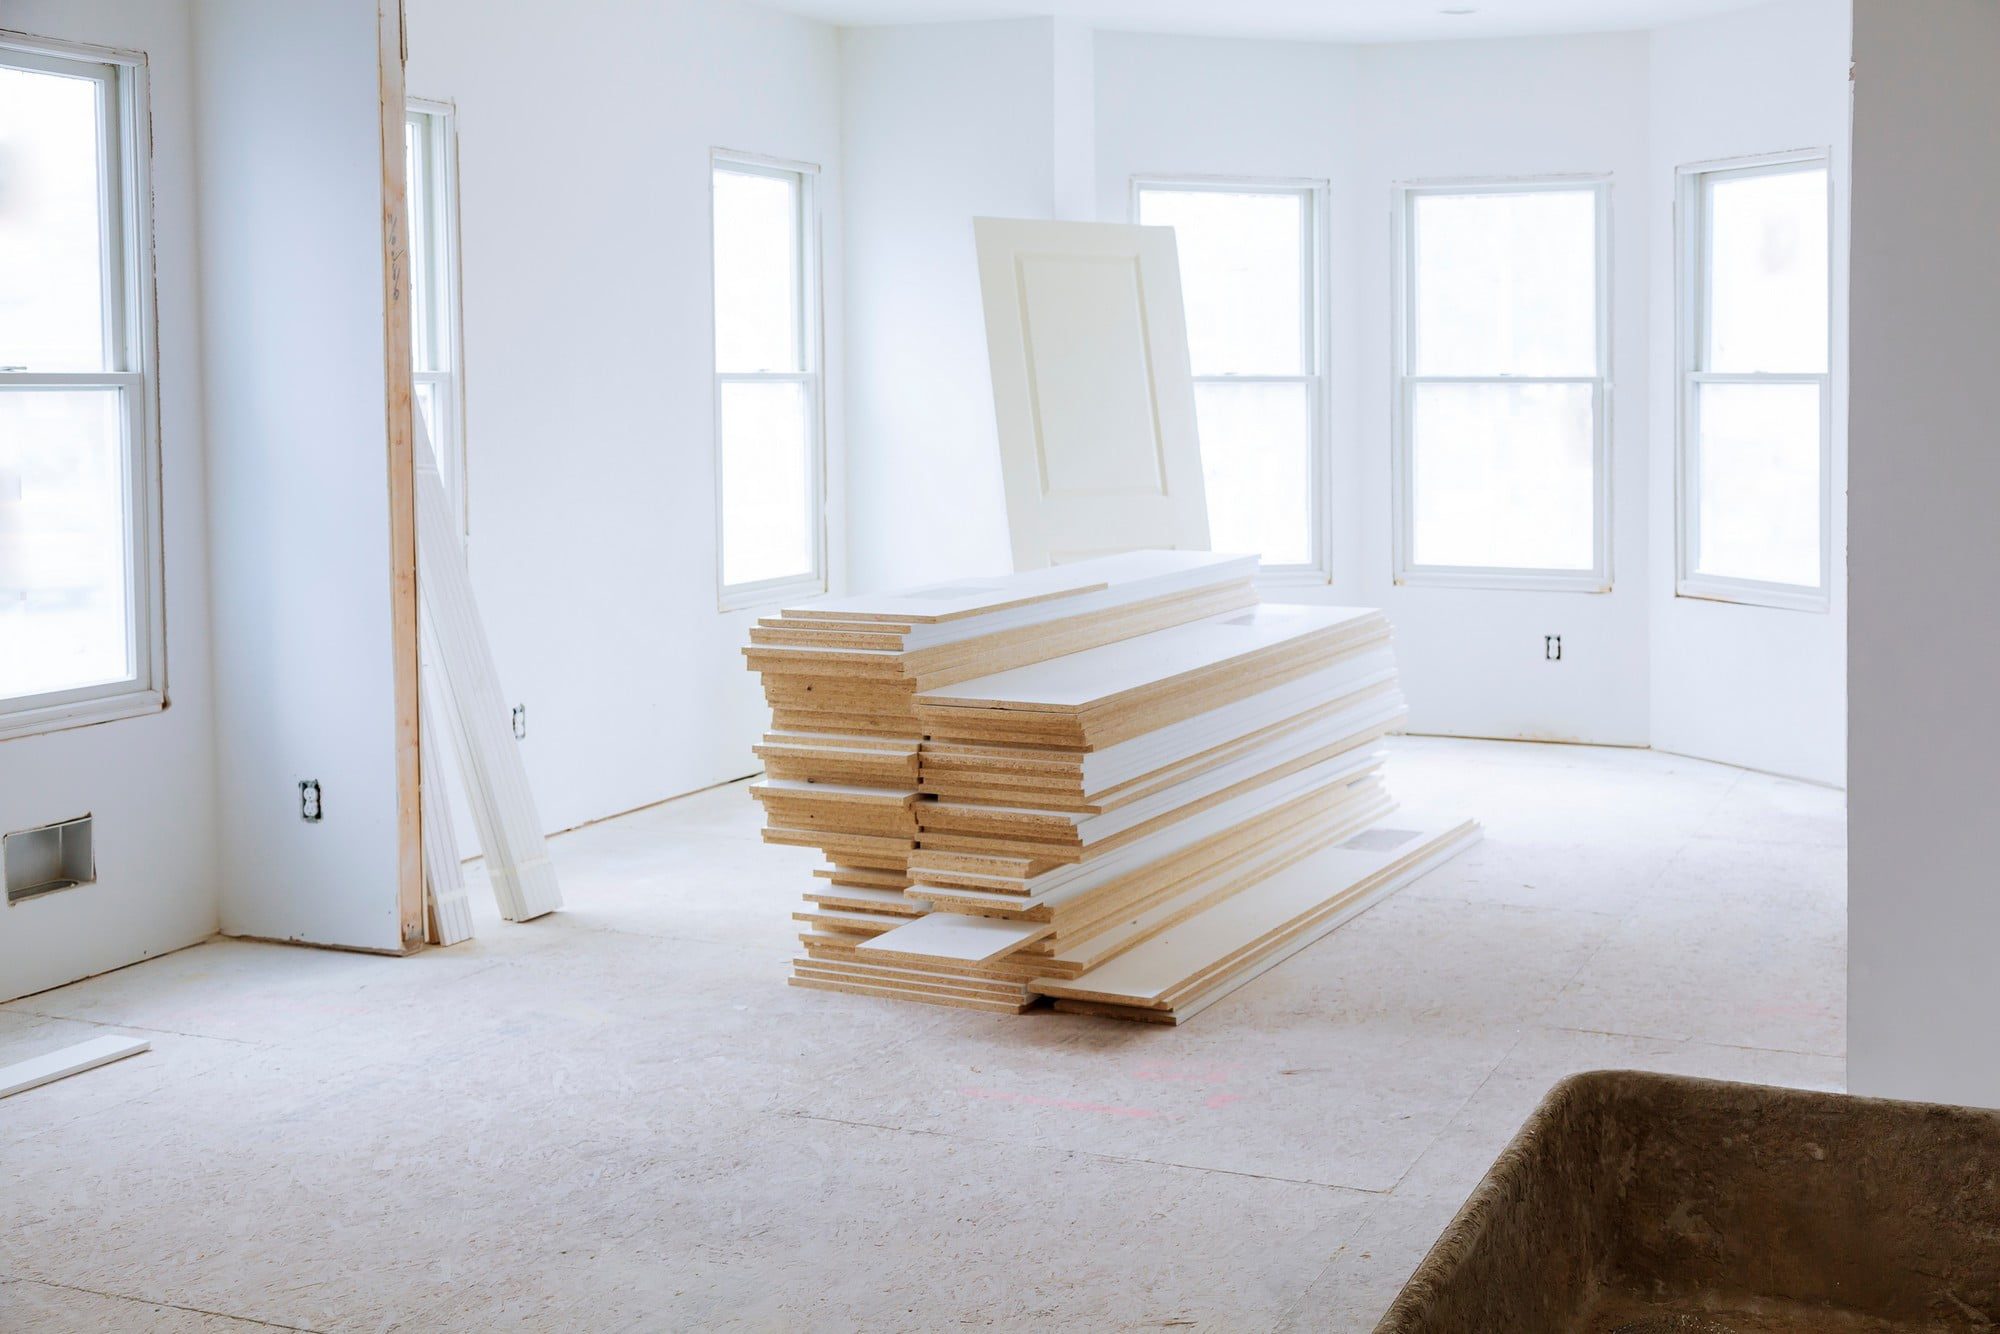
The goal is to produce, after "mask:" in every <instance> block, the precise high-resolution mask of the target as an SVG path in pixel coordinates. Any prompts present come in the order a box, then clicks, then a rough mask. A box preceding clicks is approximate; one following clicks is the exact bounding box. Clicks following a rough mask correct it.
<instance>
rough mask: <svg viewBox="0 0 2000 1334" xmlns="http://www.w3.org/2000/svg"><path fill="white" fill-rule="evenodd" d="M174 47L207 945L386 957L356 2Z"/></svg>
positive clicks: (382, 624) (372, 185)
mask: <svg viewBox="0 0 2000 1334" xmlns="http://www.w3.org/2000/svg"><path fill="white" fill-rule="evenodd" d="M195 34H196V42H197V47H198V59H199V68H200V93H199V97H198V101H197V132H198V133H199V135H200V141H201V155H200V190H201V214H202V278H203V283H202V319H203V332H204V339H203V341H204V346H205V348H206V351H207V357H206V366H205V371H206V386H207V399H206V401H207V419H208V430H209V470H208V477H209V512H210V516H211V520H212V525H213V526H212V532H211V550H210V558H211V559H210V570H211V580H212V594H213V600H214V606H215V620H214V627H215V640H214V648H215V663H216V670H215V691H216V702H217V707H216V733H217V754H218V772H217V780H218V781H217V789H216V790H217V797H218V807H219V810H220V812H221V821H220V823H221V831H220V833H221V849H222V871H223V886H224V887H223V898H222V928H223V930H224V931H226V932H229V933H231V934H234V935H245V936H260V937H268V938H273V939H280V940H303V941H310V942H314V943H318V944H329V945H344V946H349V947H353V948H361V949H380V950H399V949H400V948H401V947H402V942H401V932H400V929H399V920H398V914H397V889H398V876H397V866H398V864H397V852H398V828H397V818H396V815H397V806H396V798H397V782H396V767H395V740H396V737H395V728H394V717H395V701H394V693H393V676H392V669H393V660H392V657H391V647H390V634H391V620H390V609H391V601H390V574H389V554H390V552H389V463H388V436H387V428H386V418H385V412H384V403H385V394H386V390H385V386H384V374H383V371H384V365H383V363H384V333H383V268H382V266H383V255H382V217H381V178H382V155H381V137H380V133H381V132H380V120H379V113H378V105H379V88H378V61H377V26H376V6H375V0H299V2H297V3H287V4H284V5H271V4H265V3H263V2H262V0H197V4H196V8H195ZM306 778H316V779H318V780H319V781H320V783H321V784H322V785H323V791H324V797H325V812H326V814H325V819H324V821H323V822H322V823H319V824H307V823H306V822H304V821H303V820H301V819H300V818H299V810H298V803H299V795H298V786H297V785H298V783H299V781H300V780H301V779H306Z"/></svg>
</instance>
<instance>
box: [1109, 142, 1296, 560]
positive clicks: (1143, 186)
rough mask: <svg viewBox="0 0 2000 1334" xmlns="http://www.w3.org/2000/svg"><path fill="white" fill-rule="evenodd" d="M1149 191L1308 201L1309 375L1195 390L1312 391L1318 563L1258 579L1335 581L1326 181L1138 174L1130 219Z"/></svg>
mask: <svg viewBox="0 0 2000 1334" xmlns="http://www.w3.org/2000/svg"><path fill="white" fill-rule="evenodd" d="M1147 189H1155V190H1187V191H1207V192H1210V193H1215V194H1294V195H1298V196H1300V197H1301V198H1303V199H1304V200H1305V206H1306V218H1305V226H1304V228H1303V229H1302V231H1301V234H1300V245H1301V252H1302V253H1301V255H1300V259H1301V261H1302V268H1303V271H1304V274H1305V284H1304V287H1305V291H1304V297H1305V299H1304V300H1303V301H1302V302H1301V303H1300V318H1301V320H1302V321H1303V326H1304V327H1302V328H1301V330H1300V342H1301V344H1302V345H1303V346H1304V347H1305V348H1306V349H1307V357H1306V361H1307V365H1308V366H1310V367H1311V370H1310V372H1309V373H1307V374H1303V375H1197V376H1195V377H1194V383H1195V384H1196V385H1197V386H1200V385H1202V384H1207V383H1219V384H1232V383H1233V384H1298V383H1305V384H1309V385H1310V386H1311V390H1312V392H1311V396H1310V408H1311V412H1310V418H1309V422H1308V428H1307V429H1308V432H1309V436H1308V442H1307V452H1308V461H1309V465H1310V467H1311V469H1312V481H1311V486H1312V518H1311V531H1310V533H1309V534H1308V540H1309V542H1310V547H1311V552H1312V558H1311V559H1310V560H1308V561H1307V562H1306V563H1305V564H1303V565H1297V564H1294V565H1261V566H1259V568H1258V571H1257V582H1258V584H1259V586H1261V587H1267V588H1298V587H1323V586H1325V585H1326V584H1328V583H1331V582H1332V580H1333V573H1334V571H1333V547H1334V542H1333V514H1334V499H1335V498H1334V494H1333V493H1334V477H1335V469H1334V466H1333V439H1332V423H1333V404H1332V382H1333V375H1332V367H1331V365H1330V357H1331V349H1332V344H1333V330H1332V328H1331V320H1332V314H1331V310H1330V303H1329V301H1328V299H1327V291H1328V278H1327V263H1328V261H1329V257H1330V255H1331V245H1330V243H1329V241H1328V228H1329V226H1330V225H1331V222H1330V219H1329V217H1328V214H1329V209H1328V207H1327V199H1328V192H1329V185H1328V183H1327V182H1326V181H1325V180H1322V179H1316V178H1313V177H1306V176H1220V175H1214V174H1208V173H1200V172H1187V173H1181V172H1142V173H1138V174H1136V175H1134V176H1133V177H1132V178H1131V180H1130V182H1129V184H1128V186H1127V190H1126V198H1127V204H1128V212H1129V215H1130V218H1131V221H1133V222H1134V223H1137V222H1138V221H1139V195H1140V193H1141V192H1142V191H1144V190H1147Z"/></svg>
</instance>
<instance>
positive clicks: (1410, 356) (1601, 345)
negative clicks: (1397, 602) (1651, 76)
mask: <svg viewBox="0 0 2000 1334" xmlns="http://www.w3.org/2000/svg"><path fill="white" fill-rule="evenodd" d="M1583 191H1589V192H1591V193H1592V194H1593V195H1594V196H1595V198H1596V209H1595V213H1596V238H1597V247H1596V249H1597V254H1596V261H1597V262H1596V265H1595V271H1594V277H1595V287H1596V291H1595V292H1594V294H1593V296H1594V301H1593V308H1594V311H1595V315H1596V325H1597V338H1596V353H1597V373H1596V374H1594V375H1509V374H1504V373H1495V374H1490V375H1418V374H1416V373H1415V372H1414V371H1413V370H1412V367H1414V366H1415V365H1416V349H1417V319H1416V307H1415V302H1416V293H1417V271H1416V266H1417V247H1416V203H1417V200H1418V199H1419V198H1421V197H1423V196H1426V195H1484V194H1524V193H1532V192H1556V193H1580V192H1583ZM1394 213H1395V219H1396V226H1395V247H1396V256H1395V263H1394V269H1393V272H1394V284H1395V292H1394V296H1393V304H1394V319H1395V325H1396V333H1395V344H1394V350H1395V361H1396V365H1395V381H1396V383H1395V392H1394V394H1393V412H1394V416H1395V421H1394V424H1393V446H1392V449H1391V456H1390V460H1391V466H1390V472H1391V488H1392V491H1393V493H1394V496H1393V507H1392V511H1391V519H1392V526H1393V529H1394V534H1393V537H1392V547H1393V550H1392V565H1393V575H1392V578H1393V582H1394V583H1396V584H1397V585H1398V586H1407V587H1424V586H1428V587H1439V588H1486V589H1515V590H1543V591H1549V592H1585V593H1609V592H1610V591H1611V589H1612V582H1613V581H1612V567H1611V379H1610V366H1611V185H1610V181H1609V179H1608V178H1606V177H1602V176H1551V177H1538V178H1534V179H1524V180H1470V181H1439V182H1426V183H1423V184H1411V185H1401V186H1398V187H1396V199H1395V209H1394ZM1426 384H1506V385H1535V384H1581V385H1588V386H1590V389H1591V510H1592V513H1591V551H1592V560H1591V568H1589V569H1587V570H1563V569H1531V568H1518V567H1509V566H1491V565H1419V564H1417V563H1416V560H1415V549H1416V495H1415V466H1414V465H1415V452H1414V451H1415V440H1414V438H1413V435H1412V432H1413V429H1414V415H1415V414H1414V401H1415V397H1416V391H1417V388H1418V387H1419V386H1421V385H1426Z"/></svg>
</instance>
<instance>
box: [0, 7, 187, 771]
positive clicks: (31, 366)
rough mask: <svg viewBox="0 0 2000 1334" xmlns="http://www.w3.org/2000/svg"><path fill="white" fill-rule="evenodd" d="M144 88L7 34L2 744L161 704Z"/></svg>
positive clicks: (79, 55)
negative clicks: (12, 40) (14, 40)
mask: <svg viewBox="0 0 2000 1334" xmlns="http://www.w3.org/2000/svg"><path fill="white" fill-rule="evenodd" d="M144 87H145V80H144V67H143V64H141V63H140V61H139V58H138V57H125V56H122V55H114V54H113V53H108V52H98V51H95V50H93V49H89V48H81V47H71V46H66V45H63V44H54V43H51V44H47V45H42V44H36V45H33V46H29V45H26V44H21V43H9V42H0V163H4V164H5V180H4V188H0V737H4V736H10V735H20V734H25V733H30V732H37V731H46V730H50V729H52V728H58V727H65V726H73V725H76V724H78V723H82V722H97V721H103V720H105V719H109V718H115V717H123V716H129V715H131V714H135V713H140V712H146V711H150V710H153V709H157V708H159V707H160V706H161V704H162V703H163V702H164V695H165V692H164V684H165V664H164V640H163V637H162V636H161V634H160V632H159V628H160V625H161V620H160V616H159V611H158V608H159V600H160V574H159V571H160V562H159V547H158V532H159V521H158V511H157V488H156V487H155V485H154V478H155V477H156V475H157V471H156V470H157V462H156V460H157V452H156V449H155V447H154V437H153V435H152V430H153V427H152V418H151V404H152V401H153V387H152V380H151V370H152V368H151V361H152V354H151V342H150V332H151V330H150V308H149V299H150V282H149V281H148V279H147V277H146V273H145V266H146V262H147V258H148V250H149V246H147V245H145V244H142V243H141V242H142V239H143V238H144V236H145V234H146V225H145V223H146V213H145V208H146V202H147V197H148V192H147V190H146V189H145V188H144V187H145V179H144V171H145V152H144V144H145V127H146V119H145V115H144V106H143V102H144Z"/></svg>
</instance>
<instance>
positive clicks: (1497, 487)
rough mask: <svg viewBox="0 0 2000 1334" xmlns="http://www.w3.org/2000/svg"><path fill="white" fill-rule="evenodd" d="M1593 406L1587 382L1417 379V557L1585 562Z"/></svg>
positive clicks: (1413, 435)
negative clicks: (1436, 381)
mask: <svg viewBox="0 0 2000 1334" xmlns="http://www.w3.org/2000/svg"><path fill="white" fill-rule="evenodd" d="M1594 411H1595V409H1594V407H1593V405H1592V391H1591V386H1590V385H1587V384H1418V385H1415V386H1413V392H1412V397H1411V416H1410V454H1411V478H1410V484H1411V498H1412V502H1413V504H1412V511H1413V520H1414V531H1413V533H1412V543H1411V556H1412V560H1413V562H1414V563H1415V564H1417V565H1464V566H1489V567H1496V568H1502V569H1521V570H1588V569H1591V568H1592V567H1593V566H1594V565H1595V564H1596V561H1595V547H1594V542H1593V537H1594V533H1593V523H1594V518H1593V516H1594V514H1595V509H1596V506H1595V503H1594V497H1593V494H1592V467H1591V455H1592V440H1593V438H1594V421H1593V416H1594Z"/></svg>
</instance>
